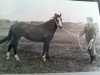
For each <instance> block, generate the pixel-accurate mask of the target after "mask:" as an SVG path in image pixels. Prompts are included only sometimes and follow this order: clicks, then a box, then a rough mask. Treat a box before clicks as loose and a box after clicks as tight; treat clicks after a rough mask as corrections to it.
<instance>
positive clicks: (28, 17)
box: [0, 0, 100, 22]
mask: <svg viewBox="0 0 100 75" xmlns="http://www.w3.org/2000/svg"><path fill="white" fill-rule="evenodd" d="M55 13H58V14H60V13H61V14H62V20H63V21H64V22H69V21H71V22H86V18H87V17H93V18H94V21H95V22H99V20H100V19H99V17H100V16H99V11H98V5H97V3H96V2H85V1H84V2H82V1H68V0H0V19H9V20H18V21H47V20H49V19H50V18H51V17H53V16H54V14H55Z"/></svg>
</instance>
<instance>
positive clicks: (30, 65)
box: [0, 24, 100, 74]
mask: <svg viewBox="0 0 100 75" xmlns="http://www.w3.org/2000/svg"><path fill="white" fill-rule="evenodd" d="M63 27H64V28H65V29H67V30H69V31H70V32H72V33H75V34H77V35H78V34H79V32H80V31H81V30H82V28H83V26H81V25H73V24H65V25H64V26H63ZM83 37H84V36H83ZM83 37H82V38H80V40H81V44H82V47H83V48H85V47H86V43H85V40H84V38H83ZM2 38H3V36H0V39H2ZM99 42H100V39H99V38H98V40H97V43H96V50H97V54H98V55H100V48H99ZM7 47H8V44H2V45H0V73H9V74H10V73H11V74H13V73H17V74H24V73H26V74H30V73H58V72H60V73H62V72H86V71H87V72H89V71H100V57H99V56H98V57H97V60H96V64H94V65H93V64H89V62H88V61H89V55H88V53H87V52H86V51H85V52H83V51H81V49H80V47H79V45H78V42H77V39H76V38H75V37H74V36H73V35H71V34H68V33H66V32H65V31H64V30H63V29H61V30H57V31H56V33H55V36H54V38H53V40H52V41H51V43H50V48H49V54H50V59H49V60H47V61H46V62H43V60H42V58H41V57H42V47H43V44H42V43H38V42H31V41H29V40H26V39H21V40H20V43H19V45H18V55H19V58H20V61H18V62H16V60H15V58H14V53H13V50H11V55H10V59H9V60H6V52H7Z"/></svg>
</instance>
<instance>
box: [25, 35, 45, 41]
mask: <svg viewBox="0 0 100 75" xmlns="http://www.w3.org/2000/svg"><path fill="white" fill-rule="evenodd" d="M24 37H25V38H26V39H28V40H30V41H36V42H43V39H42V37H29V36H24Z"/></svg>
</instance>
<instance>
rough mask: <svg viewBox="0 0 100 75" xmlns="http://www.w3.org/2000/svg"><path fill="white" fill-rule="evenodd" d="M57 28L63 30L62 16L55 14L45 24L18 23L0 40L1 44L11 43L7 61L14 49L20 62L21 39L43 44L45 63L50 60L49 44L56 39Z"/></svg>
mask: <svg viewBox="0 0 100 75" xmlns="http://www.w3.org/2000/svg"><path fill="white" fill-rule="evenodd" d="M57 28H59V29H61V28H62V18H61V14H56V13H55V14H54V17H53V18H52V19H50V20H49V21H46V22H45V23H43V24H39V25H34V24H32V23H26V22H17V23H15V24H13V25H12V26H11V27H10V29H9V33H8V35H7V36H6V37H5V38H4V39H2V40H0V44H2V43H5V42H10V44H9V46H8V51H7V59H9V55H10V50H11V49H12V48H13V50H14V56H15V59H16V60H19V57H18V55H17V46H18V42H19V40H20V38H21V37H24V38H26V39H28V40H31V41H35V42H43V44H44V45H43V53H42V57H43V61H46V59H48V58H49V44H50V41H51V40H52V39H53V37H54V33H55V31H56V30H57Z"/></svg>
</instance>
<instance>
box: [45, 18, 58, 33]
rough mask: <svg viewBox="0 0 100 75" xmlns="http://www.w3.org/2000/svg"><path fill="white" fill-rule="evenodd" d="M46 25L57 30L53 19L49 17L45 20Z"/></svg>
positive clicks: (52, 29)
mask: <svg viewBox="0 0 100 75" xmlns="http://www.w3.org/2000/svg"><path fill="white" fill-rule="evenodd" d="M46 23H47V25H48V29H49V30H51V31H53V32H55V31H56V30H57V24H56V22H55V20H54V19H51V20H49V21H47V22H46Z"/></svg>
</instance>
